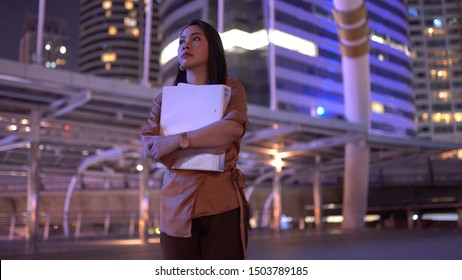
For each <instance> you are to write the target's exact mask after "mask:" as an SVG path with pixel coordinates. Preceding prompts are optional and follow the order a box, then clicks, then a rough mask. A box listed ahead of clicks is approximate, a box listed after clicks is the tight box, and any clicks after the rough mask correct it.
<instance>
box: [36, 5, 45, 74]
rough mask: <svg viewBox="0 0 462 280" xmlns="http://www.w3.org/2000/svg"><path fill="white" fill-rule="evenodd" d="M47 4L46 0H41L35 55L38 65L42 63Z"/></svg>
mask: <svg viewBox="0 0 462 280" xmlns="http://www.w3.org/2000/svg"><path fill="white" fill-rule="evenodd" d="M45 6H46V0H40V1H39V9H38V20H37V42H36V50H35V55H36V56H37V57H36V63H37V64H38V65H42V61H43V58H42V51H43V23H44V21H45Z"/></svg>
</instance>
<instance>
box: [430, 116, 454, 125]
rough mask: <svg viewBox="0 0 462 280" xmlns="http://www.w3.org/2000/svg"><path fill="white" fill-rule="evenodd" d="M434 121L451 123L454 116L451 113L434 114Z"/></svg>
mask: <svg viewBox="0 0 462 280" xmlns="http://www.w3.org/2000/svg"><path fill="white" fill-rule="evenodd" d="M432 121H433V122H435V123H446V124H448V123H451V121H452V114H451V113H434V114H432Z"/></svg>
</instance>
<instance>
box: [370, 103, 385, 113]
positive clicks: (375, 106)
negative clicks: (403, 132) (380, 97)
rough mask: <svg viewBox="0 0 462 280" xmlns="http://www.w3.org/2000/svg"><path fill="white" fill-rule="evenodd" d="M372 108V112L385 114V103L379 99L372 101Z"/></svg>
mask: <svg viewBox="0 0 462 280" xmlns="http://www.w3.org/2000/svg"><path fill="white" fill-rule="evenodd" d="M371 109H372V112H374V113H377V114H383V112H385V109H384V106H383V103H380V102H377V101H372V104H371Z"/></svg>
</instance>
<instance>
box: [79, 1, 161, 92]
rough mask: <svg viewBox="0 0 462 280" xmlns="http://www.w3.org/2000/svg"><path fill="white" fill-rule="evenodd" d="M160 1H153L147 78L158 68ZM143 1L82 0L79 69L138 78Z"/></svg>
mask: <svg viewBox="0 0 462 280" xmlns="http://www.w3.org/2000/svg"><path fill="white" fill-rule="evenodd" d="M158 9H159V4H158V2H157V1H153V5H152V24H151V26H152V28H151V58H150V67H149V69H150V70H149V81H150V83H151V84H153V85H156V84H157V74H158V70H159V50H158V41H159V40H158V27H159V17H158V13H159V11H158ZM144 22H145V3H144V1H139V0H102V1H93V0H81V1H80V34H79V71H80V72H83V73H91V74H95V75H98V76H104V77H111V78H119V79H124V80H128V81H132V82H139V81H140V80H141V79H142V76H143V57H144V55H143V53H144Z"/></svg>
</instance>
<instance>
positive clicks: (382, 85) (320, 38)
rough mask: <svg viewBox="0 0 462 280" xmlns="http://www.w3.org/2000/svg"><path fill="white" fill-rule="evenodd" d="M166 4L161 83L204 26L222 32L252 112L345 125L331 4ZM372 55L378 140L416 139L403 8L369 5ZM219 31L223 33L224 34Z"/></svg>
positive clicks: (171, 0)
mask: <svg viewBox="0 0 462 280" xmlns="http://www.w3.org/2000/svg"><path fill="white" fill-rule="evenodd" d="M217 3H219V1H212V0H195V1H183V0H165V1H163V2H162V8H161V18H162V23H163V30H162V35H163V41H162V43H161V59H160V61H161V76H162V77H163V82H164V84H168V83H170V82H171V81H172V79H173V77H174V75H175V72H176V67H177V61H176V59H175V57H176V47H177V45H178V42H177V38H178V37H179V34H180V32H181V27H182V26H183V25H184V24H185V23H186V22H187V21H188V20H189V19H191V18H201V19H203V20H206V21H208V22H210V23H211V24H212V25H214V26H215V27H217V28H218V26H223V30H221V31H222V32H221V33H222V39H223V44H224V47H225V50H226V52H227V59H228V63H229V68H230V69H229V72H230V75H231V76H233V77H235V78H237V79H238V80H240V81H241V82H242V83H243V84H244V86H245V88H246V90H247V95H248V101H249V103H252V104H257V105H262V106H269V107H270V108H272V109H275V110H286V111H295V112H299V113H305V114H307V115H310V116H314V117H324V118H344V100H343V98H344V96H343V82H342V72H341V71H342V70H341V56H340V51H339V43H338V35H337V29H336V23H335V21H334V19H333V16H332V9H333V4H332V1H331V0H323V1H315V0H306V1H298V0H251V1H229V0H224V1H223V2H222V3H223V6H224V8H223V9H220V10H221V11H222V12H218V11H219V9H218V4H217ZM366 8H367V10H368V18H369V26H370V29H371V30H370V32H371V33H370V37H371V50H370V64H371V66H370V67H371V68H370V70H371V112H372V113H371V132H372V133H378V134H380V133H382V134H386V135H394V136H402V137H412V136H414V135H415V120H414V118H415V107H414V96H413V91H412V69H411V58H410V52H409V45H410V41H409V37H408V25H407V14H406V8H405V6H404V3H403V2H402V1H400V0H391V1H366ZM219 31H220V30H219Z"/></svg>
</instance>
